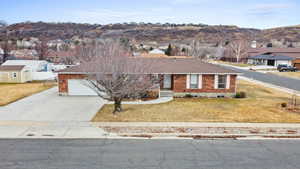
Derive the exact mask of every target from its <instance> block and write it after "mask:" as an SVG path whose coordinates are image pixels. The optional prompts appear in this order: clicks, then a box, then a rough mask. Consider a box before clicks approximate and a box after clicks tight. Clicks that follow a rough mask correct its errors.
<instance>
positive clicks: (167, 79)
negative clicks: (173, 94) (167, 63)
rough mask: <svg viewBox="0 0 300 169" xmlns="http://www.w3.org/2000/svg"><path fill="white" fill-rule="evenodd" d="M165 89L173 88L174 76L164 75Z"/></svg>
mask: <svg viewBox="0 0 300 169" xmlns="http://www.w3.org/2000/svg"><path fill="white" fill-rule="evenodd" d="M163 88H164V89H171V88H172V75H164V84H163Z"/></svg>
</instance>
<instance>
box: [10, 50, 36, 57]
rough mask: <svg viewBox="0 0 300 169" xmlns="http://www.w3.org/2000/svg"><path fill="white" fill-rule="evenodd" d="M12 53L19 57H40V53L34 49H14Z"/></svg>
mask: <svg viewBox="0 0 300 169" xmlns="http://www.w3.org/2000/svg"><path fill="white" fill-rule="evenodd" d="M10 55H12V56H14V57H16V58H17V59H38V58H39V57H38V53H37V51H36V50H34V49H19V50H12V51H11V52H10Z"/></svg>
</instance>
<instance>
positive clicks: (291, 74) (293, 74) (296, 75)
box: [272, 72, 300, 79]
mask: <svg viewBox="0 0 300 169" xmlns="http://www.w3.org/2000/svg"><path fill="white" fill-rule="evenodd" d="M272 74H276V75H279V76H285V77H291V78H299V79H300V72H272Z"/></svg>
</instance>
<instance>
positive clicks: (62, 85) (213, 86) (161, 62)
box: [58, 58, 239, 97]
mask: <svg viewBox="0 0 300 169" xmlns="http://www.w3.org/2000/svg"><path fill="white" fill-rule="evenodd" d="M132 59H133V58H132ZM135 59H136V58H135ZM138 61H141V62H152V63H155V65H153V66H151V70H149V75H157V76H158V77H159V78H160V79H161V83H160V84H157V86H158V87H157V90H156V91H157V92H158V93H157V94H158V95H159V96H161V97H163V96H166V95H167V96H170V95H171V96H175V97H184V96H187V95H193V96H198V97H232V96H234V95H235V93H236V88H237V83H236V81H237V76H238V75H239V73H238V72H236V71H233V70H230V69H226V68H223V67H220V66H218V65H213V64H209V63H204V62H202V61H201V60H197V59H154V58H143V59H141V58H139V59H138ZM145 65H147V64H145ZM87 72H89V73H87ZM92 72H93V70H86V71H83V70H82V68H81V65H79V66H75V67H71V68H68V69H65V70H62V71H60V72H59V74H58V82H59V94H60V95H71V96H72V95H73V96H74V95H75V96H80V95H85V96H94V95H97V94H96V93H95V92H94V91H93V90H92V89H91V88H89V87H88V85H87V84H86V81H85V80H84V79H85V77H86V75H87V74H93V73H92Z"/></svg>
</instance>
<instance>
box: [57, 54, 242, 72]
mask: <svg viewBox="0 0 300 169" xmlns="http://www.w3.org/2000/svg"><path fill="white" fill-rule="evenodd" d="M129 60H131V61H138V62H142V64H143V65H150V64H151V66H150V67H151V68H149V69H148V70H147V73H153V74H189V73H200V74H219V73H225V74H239V72H237V71H234V70H231V69H227V68H224V67H221V66H218V65H214V64H210V63H205V62H202V61H201V60H199V59H164V58H160V59H158V58H134V59H133V58H131V59H129ZM149 63H150V64H149ZM86 64H87V63H86ZM93 64H95V63H89V66H86V65H85V64H82V65H79V66H74V67H70V68H67V69H64V70H61V71H59V73H61V74H68V73H69V74H70V73H94V72H98V71H95V70H94V68H95V66H93ZM98 67H99V66H98ZM99 71H100V70H99ZM130 73H132V72H130Z"/></svg>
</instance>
